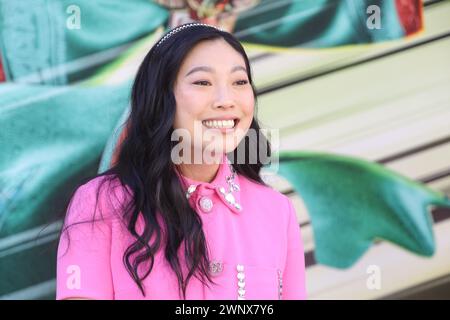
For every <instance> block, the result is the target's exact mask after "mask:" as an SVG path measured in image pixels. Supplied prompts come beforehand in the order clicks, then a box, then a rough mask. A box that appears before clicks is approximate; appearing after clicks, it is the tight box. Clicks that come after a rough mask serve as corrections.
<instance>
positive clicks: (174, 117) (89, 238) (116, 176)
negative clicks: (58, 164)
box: [57, 23, 306, 299]
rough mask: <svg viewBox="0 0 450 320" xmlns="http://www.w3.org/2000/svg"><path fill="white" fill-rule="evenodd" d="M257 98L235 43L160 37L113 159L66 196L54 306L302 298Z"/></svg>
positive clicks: (290, 225) (210, 33)
mask: <svg viewBox="0 0 450 320" xmlns="http://www.w3.org/2000/svg"><path fill="white" fill-rule="evenodd" d="M256 100H257V99H256V91H255V88H254V85H253V81H252V75H251V69H250V64H249V60H248V57H247V55H246V53H245V51H244V49H243V47H242V45H241V44H240V43H239V42H238V41H237V40H236V39H235V38H234V37H233V36H232V35H231V34H229V33H227V32H224V31H222V30H219V29H217V28H215V27H213V26H209V25H205V24H199V23H191V24H187V25H183V26H180V27H178V28H176V29H174V30H172V31H171V32H169V33H168V34H167V35H166V36H164V37H163V38H162V39H161V40H160V41H159V42H158V43H157V45H155V46H154V47H153V48H152V49H151V50H150V52H149V53H148V54H147V56H146V57H145V58H144V60H143V62H142V64H141V66H140V68H139V70H138V73H137V75H136V78H135V82H134V85H133V89H132V93H131V113H130V115H129V117H128V119H127V122H126V126H125V136H124V139H123V141H122V142H121V143H120V144H119V145H118V149H117V154H118V156H117V159H116V161H115V162H114V163H113V164H112V166H111V168H110V169H109V170H107V171H105V172H103V173H102V174H99V175H97V176H95V177H92V178H91V179H90V180H89V181H88V182H87V183H84V184H82V185H81V186H80V187H79V188H78V189H77V190H75V193H74V195H73V196H72V198H71V202H70V204H69V206H68V210H67V214H66V218H65V223H64V227H63V229H62V230H61V237H60V242H59V247H58V260H57V272H58V274H57V299H80V298H81V299H305V298H306V287H305V263H304V252H303V244H302V242H301V235H300V229H299V225H298V223H297V218H296V213H295V210H294V207H293V204H292V202H291V200H289V198H288V197H286V196H285V195H283V194H281V193H279V192H278V191H276V190H274V189H273V188H271V187H270V186H268V185H266V184H265V183H264V181H263V180H262V179H261V177H260V170H261V167H262V166H263V165H264V164H265V163H267V159H266V158H265V156H267V157H270V156H271V154H270V143H269V142H268V140H267V139H266V138H265V136H264V135H262V134H261V129H260V126H259V124H258V121H257V119H256V117H255V108H256ZM179 131H181V132H182V133H183V134H181V136H182V137H183V143H184V147H183V148H182V149H181V153H182V155H180V154H177V153H174V152H173V151H174V149H175V147H176V146H177V145H176V142H175V141H174V140H173V136H174V135H175V133H177V132H179ZM251 132H256V133H257V135H256V137H257V138H256V139H253V140H252V139H247V138H248V137H250V133H251ZM247 141H248V143H246V142H247ZM261 149H263V150H266V155H264V154H262V153H261V152H260V151H261ZM208 150H212V152H209V153H208V152H207V151H208ZM258 151H259V152H258ZM241 152H242V153H243V154H244V155H245V157H243V158H242V157H240V156H239V154H240V153H241ZM180 159H181V160H182V161H179V160H180ZM197 160H200V161H197ZM97 211H98V212H99V213H100V214H99V215H98V214H97ZM177 289H178V290H177Z"/></svg>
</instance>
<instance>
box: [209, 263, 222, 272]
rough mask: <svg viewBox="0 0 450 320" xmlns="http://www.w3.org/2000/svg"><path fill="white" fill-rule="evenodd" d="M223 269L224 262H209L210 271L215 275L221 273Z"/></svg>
mask: <svg viewBox="0 0 450 320" xmlns="http://www.w3.org/2000/svg"><path fill="white" fill-rule="evenodd" d="M222 270H223V263H222V262H220V261H211V262H210V263H209V272H210V273H212V274H213V275H217V274H219V273H221V272H222Z"/></svg>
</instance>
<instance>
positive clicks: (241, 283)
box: [236, 264, 245, 300]
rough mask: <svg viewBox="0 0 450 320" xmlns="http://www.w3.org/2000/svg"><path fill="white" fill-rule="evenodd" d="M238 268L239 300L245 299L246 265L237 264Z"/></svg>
mask: <svg viewBox="0 0 450 320" xmlns="http://www.w3.org/2000/svg"><path fill="white" fill-rule="evenodd" d="M236 270H237V272H238V273H237V278H238V300H245V282H244V279H245V274H244V266H243V265H242V264H238V265H237V266H236Z"/></svg>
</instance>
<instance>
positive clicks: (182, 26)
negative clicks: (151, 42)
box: [156, 23, 225, 47]
mask: <svg viewBox="0 0 450 320" xmlns="http://www.w3.org/2000/svg"><path fill="white" fill-rule="evenodd" d="M195 26H204V27H211V28H214V29H217V30H219V31H225V30H223V29H222V28H219V27H216V26H212V25H210V24H206V23H189V24H183V25H181V26H179V27H176V28H175V29H172V30H171V31H170V32H169V33H168V34H166V35H165V36H164V37H163V38H162V39H161V40H159V41H158V43H157V44H156V47H158V46H159V45H160V44H161V43H163V42H164V40H166V39H168V38H170V36H172V35H173V34H175V33H177V32H178V31H181V30H184V29H186V28H189V27H195Z"/></svg>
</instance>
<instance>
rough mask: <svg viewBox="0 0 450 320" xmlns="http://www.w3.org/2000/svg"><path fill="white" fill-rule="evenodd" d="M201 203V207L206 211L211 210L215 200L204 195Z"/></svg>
mask: <svg viewBox="0 0 450 320" xmlns="http://www.w3.org/2000/svg"><path fill="white" fill-rule="evenodd" d="M199 203H200V208H202V210H203V211H204V212H210V211H211V210H212V207H213V202H212V200H211V199H210V198H208V197H206V196H203V197H201V198H200V200H199Z"/></svg>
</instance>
